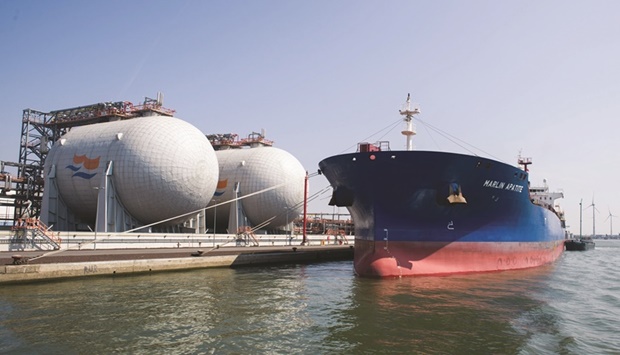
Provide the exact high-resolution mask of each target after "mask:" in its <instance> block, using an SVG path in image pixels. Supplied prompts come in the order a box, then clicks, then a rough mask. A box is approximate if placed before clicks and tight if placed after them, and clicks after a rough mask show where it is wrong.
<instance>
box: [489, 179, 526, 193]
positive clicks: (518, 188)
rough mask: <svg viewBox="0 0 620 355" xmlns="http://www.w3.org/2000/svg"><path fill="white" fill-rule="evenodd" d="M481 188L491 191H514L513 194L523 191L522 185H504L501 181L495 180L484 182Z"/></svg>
mask: <svg viewBox="0 0 620 355" xmlns="http://www.w3.org/2000/svg"><path fill="white" fill-rule="evenodd" d="M482 187H490V188H493V189H500V190H508V191H515V192H522V191H523V185H517V184H512V183H506V182H503V181H496V180H486V181H485V182H484V184H482Z"/></svg>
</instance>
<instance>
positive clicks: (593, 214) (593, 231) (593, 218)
mask: <svg viewBox="0 0 620 355" xmlns="http://www.w3.org/2000/svg"><path fill="white" fill-rule="evenodd" d="M590 207H592V238H594V237H596V214H595V212H598V209H597V208H596V205H595V204H594V197H592V203H591V204H590V205H589V206H588V207H586V210H587V209H588V208H590Z"/></svg>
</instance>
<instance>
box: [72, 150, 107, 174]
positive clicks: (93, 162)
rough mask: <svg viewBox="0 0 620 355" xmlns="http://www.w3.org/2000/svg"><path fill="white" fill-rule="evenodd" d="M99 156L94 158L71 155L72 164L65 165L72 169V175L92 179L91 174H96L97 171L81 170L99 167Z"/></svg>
mask: <svg viewBox="0 0 620 355" xmlns="http://www.w3.org/2000/svg"><path fill="white" fill-rule="evenodd" d="M100 158H101V156H98V157H96V158H88V157H87V156H86V155H77V154H74V155H73V164H72V165H67V169H69V170H72V171H73V175H72V176H77V177H81V178H82V179H87V180H88V179H92V177H93V176H95V175H97V173H96V172H95V173H89V172H84V171H81V170H82V169H85V170H95V169H97V168H98V167H99V159H100Z"/></svg>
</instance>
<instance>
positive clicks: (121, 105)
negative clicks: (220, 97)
mask: <svg viewBox="0 0 620 355" xmlns="http://www.w3.org/2000/svg"><path fill="white" fill-rule="evenodd" d="M162 103H163V96H162V95H161V94H160V93H158V94H157V99H151V98H148V97H147V98H145V99H144V103H143V104H141V105H133V104H132V103H131V102H128V101H119V102H103V103H97V104H93V105H87V106H80V107H74V108H69V109H63V110H56V111H51V112H41V111H36V110H32V109H25V110H24V111H23V115H22V129H21V139H20V146H19V161H18V162H17V163H14V162H0V182H2V185H1V186H0V206H3V207H9V208H11V207H12V208H13V214H12V216H8V215H0V222H4V224H6V223H7V222H9V221H10V222H12V223H11V224H13V225H16V222H17V220H18V219H20V218H27V217H32V218H38V217H39V216H40V214H41V202H42V198H43V189H44V183H43V182H44V176H43V173H44V172H43V169H44V165H45V159H46V157H47V154H48V153H49V151H50V149H51V148H52V145H53V144H54V142H56V141H57V140H58V139H60V137H62V136H63V135H64V134H66V133H67V132H68V131H70V130H71V128H73V127H77V126H84V125H89V124H95V123H102V122H111V121H117V120H124V119H131V118H136V117H144V116H152V115H161V116H173V115H174V113H175V111H174V110H171V109H167V108H164V107H162ZM6 167H17V175H15V176H13V175H11V174H10V173H9V172H7V171H6V170H5V169H6Z"/></svg>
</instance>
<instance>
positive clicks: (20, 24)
mask: <svg viewBox="0 0 620 355" xmlns="http://www.w3.org/2000/svg"><path fill="white" fill-rule="evenodd" d="M619 13H620V1H615V0H608V1H606V0H592V1H585V0H584V1H574V0H552V1H548V0H541V1H526V0H523V1H516V0H504V1H494V0H489V1H482V0H470V1H460V0H459V1H451V0H442V1H415V0H408V1H397V0H392V1H368V0H356V1H352V0H351V1H348V0H342V1H331V0H314V1H290V0H288V1H285V0H278V1H275V0H265V1H255V0H252V1H250V0H248V1H243V0H221V1H220V0H211V1H198V0H188V1H159V0H153V1H117V0H106V1H99V0H93V1H79V0H75V1H62V0H57V1H33V0H0V54H1V56H0V80H1V84H0V105H1V106H0V107H2V109H1V110H0V122H2V125H1V126H0V160H2V161H12V162H17V161H18V160H19V157H18V156H19V140H20V134H21V118H22V112H23V110H24V109H27V108H31V109H34V110H37V111H43V112H49V111H53V110H59V109H64V108H71V107H76V106H83V105H88V104H94V103H98V102H107V101H131V102H133V103H134V104H139V103H141V102H142V101H143V100H144V97H151V98H155V97H156V96H157V93H158V92H162V93H163V95H164V106H165V107H168V108H171V109H174V110H176V115H175V116H176V117H178V118H181V119H183V120H185V121H187V122H190V123H191V124H193V125H194V126H196V127H197V128H198V129H200V130H201V131H202V132H204V133H205V134H210V133H237V134H239V136H240V137H246V136H247V135H248V134H250V133H251V132H253V131H254V132H260V131H261V130H265V132H266V137H267V138H268V139H271V140H273V141H274V142H275V144H274V146H276V147H278V148H280V149H283V150H285V151H288V152H289V153H291V154H292V155H294V156H295V157H296V158H297V159H298V160H299V161H300V162H301V164H302V165H303V166H304V168H305V169H306V170H308V171H309V173H310V174H313V173H314V172H316V171H317V169H318V163H319V161H321V160H322V159H324V158H327V157H329V156H332V155H336V154H341V153H348V152H354V151H355V149H356V145H357V143H358V142H361V141H369V142H375V141H378V140H388V141H390V142H391V148H392V149H393V150H396V149H404V148H405V139H404V137H403V136H402V135H401V134H400V131H401V129H402V128H403V125H399V124H396V122H398V120H400V119H401V117H400V115H399V114H398V110H400V109H402V105H403V103H404V102H405V100H406V97H407V94H408V93H411V95H412V101H413V102H414V103H415V104H416V105H419V107H420V110H421V112H422V113H421V114H420V115H419V116H418V118H420V119H421V120H422V121H423V122H426V123H428V124H430V125H432V126H433V127H437V128H439V129H441V130H442V131H444V132H447V133H449V134H450V135H451V136H454V137H458V141H457V142H459V144H454V143H453V142H452V141H450V140H447V139H444V138H443V137H442V136H441V135H438V134H437V133H436V132H434V131H433V130H432V129H429V128H426V127H428V126H426V125H424V124H422V123H421V122H415V123H416V125H417V130H418V135H417V136H415V138H414V145H415V147H416V149H419V150H440V151H448V152H457V153H466V154H477V155H481V156H484V157H488V158H492V159H497V160H499V161H502V162H504V163H508V164H511V165H516V162H517V158H518V156H519V154H521V155H522V156H524V157H531V158H532V160H533V164H532V165H531V166H530V181H531V184H532V185H533V186H539V185H542V184H543V181H547V183H548V185H549V187H550V189H551V190H561V191H563V192H564V196H565V197H564V199H561V200H559V201H558V203H559V204H560V206H561V208H562V209H563V210H564V211H565V213H566V218H567V224H568V226H569V230H570V231H571V232H572V233H574V234H577V235H578V234H579V230H580V218H579V216H580V207H579V204H580V201H583V202H582V205H583V207H582V208H583V221H582V231H583V234H591V233H592V227H593V218H592V216H593V210H594V209H593V207H592V206H590V205H591V204H592V203H593V201H594V203H595V207H596V210H595V212H594V217H595V219H596V224H595V227H596V233H597V234H609V233H610V228H612V227H613V234H618V233H619V232H620V218H617V217H611V218H610V217H609V215H610V214H611V215H612V216H613V215H617V216H620V190H618V189H616V187H617V185H618V177H619V176H620V164H619V163H620V159H619V158H618V153H619V152H620V141H619V140H618V137H619V135H620V21H619V20H618V14H619ZM461 142H466V143H467V144H464V143H461ZM472 147H476V149H473V148H472ZM328 185H329V183H328V182H327V180H326V179H325V178H324V177H323V176H316V177H312V178H311V179H310V195H315V194H316V193H318V192H319V191H321V190H322V189H323V188H324V187H326V186H328ZM329 197H330V193H326V194H323V195H319V196H316V198H314V199H313V200H312V201H311V203H310V205H309V208H308V210H309V212H312V213H318V212H328V213H331V212H339V213H346V210H345V209H344V208H342V209H338V210H336V209H335V208H333V207H331V206H328V201H329ZM610 221H611V222H612V223H613V225H612V224H611V223H610ZM616 225H617V226H616Z"/></svg>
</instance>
